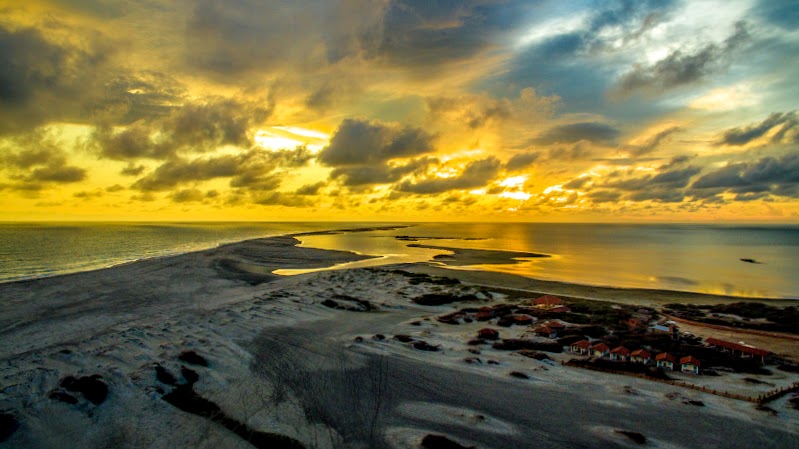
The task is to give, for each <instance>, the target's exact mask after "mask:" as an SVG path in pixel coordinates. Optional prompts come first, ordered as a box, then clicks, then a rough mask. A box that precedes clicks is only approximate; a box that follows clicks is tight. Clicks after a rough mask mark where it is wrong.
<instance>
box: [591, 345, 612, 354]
mask: <svg viewBox="0 0 799 449" xmlns="http://www.w3.org/2000/svg"><path fill="white" fill-rule="evenodd" d="M609 352H610V347H609V346H608V345H606V344H605V343H598V344H595V345H594V346H591V352H590V354H591V355H593V356H594V357H605V356H606V355H608V353H609Z"/></svg>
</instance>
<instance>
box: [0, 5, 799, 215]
mask: <svg viewBox="0 0 799 449" xmlns="http://www.w3.org/2000/svg"><path fill="white" fill-rule="evenodd" d="M0 7H3V8H4V9H3V10H4V18H3V19H2V20H0V51H1V52H2V53H3V55H4V59H5V60H6V61H8V64H7V65H6V67H5V68H3V69H2V70H0V83H1V84H2V91H0V116H1V118H2V124H0V162H1V163H0V195H2V196H3V205H2V206H1V207H0V221H3V222H8V221H15V222H16V221H287V220H289V221H356V222H357V221H374V222H392V221H403V222H406V221H407V222H438V221H474V222H585V223H603V222H640V223H651V222H675V223H678V222H686V223H711V222H712V223H718V222H728V223H744V222H758V223H760V222H771V223H775V224H776V223H799V175H798V174H797V173H799V152H797V143H799V115H797V114H798V113H797V112H796V107H797V104H799V102H797V100H799V98H798V97H797V91H796V89H795V84H794V80H795V79H797V78H799V69H797V67H799V65H797V64H796V56H795V55H796V54H797V52H799V36H797V34H796V31H795V27H793V26H792V25H791V17H795V8H792V6H791V4H790V2H772V1H755V0H741V1H735V2H720V1H715V0H706V1H701V2H683V1H668V2H607V3H605V2H600V3H594V2H589V1H586V2H574V3H570V4H568V5H564V4H562V3H559V2H552V1H541V2H527V1H507V2H493V1H475V2H454V3H447V2H442V3H430V2H412V1H407V2H406V1H365V0H364V1H356V0H352V1H341V2H321V3H320V2H316V3H315V2H293V3H279V4H275V5H270V4H268V3H266V2H254V1H249V0H236V1H232V2H225V3H220V2H213V1H207V0H204V1H199V2H169V1H147V2H145V1H132V2H122V1H116V0H93V1H89V2H70V1H66V0H37V1H29V2H25V3H24V4H19V2H14V1H0ZM792 14H793V15H792Z"/></svg>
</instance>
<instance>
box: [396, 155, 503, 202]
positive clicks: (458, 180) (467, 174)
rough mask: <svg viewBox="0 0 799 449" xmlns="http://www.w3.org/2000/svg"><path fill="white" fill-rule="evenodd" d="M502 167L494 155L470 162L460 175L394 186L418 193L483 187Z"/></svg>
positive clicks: (426, 193)
mask: <svg viewBox="0 0 799 449" xmlns="http://www.w3.org/2000/svg"><path fill="white" fill-rule="evenodd" d="M501 167H502V164H501V163H500V161H499V160H498V159H496V158H494V157H489V158H486V159H480V160H476V161H473V162H470V163H469V164H468V165H467V166H466V168H464V170H463V172H462V173H461V174H460V175H458V176H453V177H450V178H428V179H424V180H421V181H417V182H410V181H403V182H401V183H399V184H397V185H395V186H394V189H395V190H397V191H400V192H407V193H416V194H423V195H429V194H438V193H443V192H448V191H450V190H464V189H475V188H479V187H483V186H485V185H486V184H488V182H489V181H491V180H492V179H494V178H495V177H496V176H497V175H498V174H499V170H500V168H501Z"/></svg>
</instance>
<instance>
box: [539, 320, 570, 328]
mask: <svg viewBox="0 0 799 449" xmlns="http://www.w3.org/2000/svg"><path fill="white" fill-rule="evenodd" d="M544 325H545V326H549V327H551V328H555V329H563V328H564V327H566V326H564V325H562V324H560V323H558V322H557V321H547V322H546V323H544Z"/></svg>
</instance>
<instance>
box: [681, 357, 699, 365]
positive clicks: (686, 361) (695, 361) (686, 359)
mask: <svg viewBox="0 0 799 449" xmlns="http://www.w3.org/2000/svg"><path fill="white" fill-rule="evenodd" d="M689 364H690V365H696V366H699V359H697V358H696V357H694V356H692V355H689V356H685V357H683V358H681V359H680V365H689Z"/></svg>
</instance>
